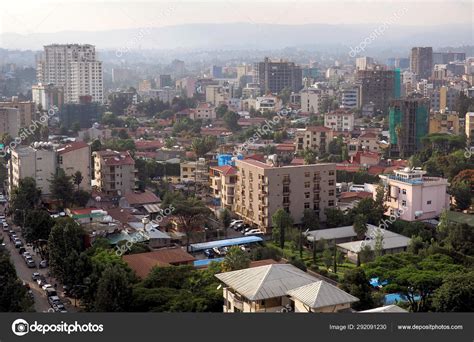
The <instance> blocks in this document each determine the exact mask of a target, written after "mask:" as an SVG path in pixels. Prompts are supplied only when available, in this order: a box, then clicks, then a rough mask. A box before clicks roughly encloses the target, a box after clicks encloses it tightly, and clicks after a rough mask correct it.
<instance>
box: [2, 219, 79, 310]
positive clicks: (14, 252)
mask: <svg viewBox="0 0 474 342" xmlns="http://www.w3.org/2000/svg"><path fill="white" fill-rule="evenodd" d="M9 224H10V229H13V230H14V231H15V232H16V235H17V236H18V237H20V239H21V232H20V228H19V227H15V226H14V225H13V224H12V223H10V222H9ZM2 234H3V237H4V242H5V243H6V246H7V249H8V250H9V251H10V259H11V261H12V263H13V265H14V266H15V269H16V273H17V276H18V278H19V279H20V280H22V281H23V282H24V283H27V284H29V286H30V289H31V290H32V292H33V296H34V301H35V304H34V309H35V311H36V312H53V311H52V308H51V306H50V305H49V302H48V297H47V296H46V294H45V293H44V291H43V290H42V289H41V288H40V287H39V286H38V284H37V283H36V281H33V279H32V278H31V276H32V274H33V272H38V273H40V274H42V275H44V276H45V277H46V279H47V280H48V281H49V283H50V284H51V285H54V284H55V283H56V281H55V280H54V278H52V277H48V275H47V274H48V269H47V268H42V269H41V268H38V267H39V262H40V261H41V258H40V256H39V255H37V253H35V252H34V251H33V248H32V247H31V246H25V248H26V250H27V251H28V252H30V254H31V256H32V257H33V260H34V261H35V263H36V268H28V266H27V265H26V263H25V260H24V259H23V256H22V255H20V253H18V249H17V248H15V246H14V245H13V244H12V242H11V241H10V237H9V236H8V233H7V232H2ZM22 241H23V243H24V240H23V239H22ZM57 290H58V291H57V292H58V295H59V296H60V297H61V299H62V300H63V301H64V294H63V293H62V291H61V290H62V288H61V287H60V286H58V289H57ZM65 306H66V309H67V311H70V312H74V311H77V310H76V309H75V308H74V307H72V306H71V305H69V304H68V303H65Z"/></svg>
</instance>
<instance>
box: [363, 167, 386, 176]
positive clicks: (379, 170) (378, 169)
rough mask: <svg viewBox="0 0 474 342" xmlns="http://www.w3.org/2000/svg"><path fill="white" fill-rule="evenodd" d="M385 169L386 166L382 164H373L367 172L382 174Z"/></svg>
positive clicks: (373, 174)
mask: <svg viewBox="0 0 474 342" xmlns="http://www.w3.org/2000/svg"><path fill="white" fill-rule="evenodd" d="M385 171H386V168H385V166H380V165H372V166H370V167H369V169H368V170H367V172H368V173H369V174H370V175H372V176H376V175H380V174H381V173H385Z"/></svg>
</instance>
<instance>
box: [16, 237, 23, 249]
mask: <svg viewBox="0 0 474 342" xmlns="http://www.w3.org/2000/svg"><path fill="white" fill-rule="evenodd" d="M20 247H23V242H21V240H20V239H16V240H15V248H20Z"/></svg>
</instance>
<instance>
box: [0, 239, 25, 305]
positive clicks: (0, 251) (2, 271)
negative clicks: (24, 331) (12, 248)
mask: <svg viewBox="0 0 474 342" xmlns="http://www.w3.org/2000/svg"><path fill="white" fill-rule="evenodd" d="M2 242H3V239H1V240H0V244H1V243H2ZM28 311H33V300H32V299H31V298H30V296H29V295H28V291H27V289H26V287H25V286H23V284H22V282H21V281H20V279H18V277H17V274H16V271H15V267H14V266H13V264H12V263H11V261H10V255H9V253H8V251H7V249H6V248H4V247H2V246H0V312H28Z"/></svg>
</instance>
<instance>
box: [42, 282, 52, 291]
mask: <svg viewBox="0 0 474 342" xmlns="http://www.w3.org/2000/svg"><path fill="white" fill-rule="evenodd" d="M41 288H42V289H43V290H44V291H46V289H48V288H52V289H54V287H53V285H51V284H48V283H46V284H44V285H42V286H41Z"/></svg>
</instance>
